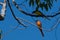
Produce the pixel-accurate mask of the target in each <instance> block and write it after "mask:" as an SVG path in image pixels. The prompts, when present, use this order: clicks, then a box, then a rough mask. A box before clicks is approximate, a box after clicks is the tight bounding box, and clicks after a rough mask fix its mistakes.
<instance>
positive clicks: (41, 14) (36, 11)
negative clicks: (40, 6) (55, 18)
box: [32, 10, 50, 20]
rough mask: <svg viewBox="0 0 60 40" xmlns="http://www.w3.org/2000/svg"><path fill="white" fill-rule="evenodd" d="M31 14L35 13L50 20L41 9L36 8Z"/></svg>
mask: <svg viewBox="0 0 60 40" xmlns="http://www.w3.org/2000/svg"><path fill="white" fill-rule="evenodd" d="M32 13H33V14H36V15H39V16H42V17H44V18H46V19H48V20H50V19H49V18H48V17H46V16H45V15H44V14H43V13H42V12H41V11H38V10H35V11H33V12H32Z"/></svg>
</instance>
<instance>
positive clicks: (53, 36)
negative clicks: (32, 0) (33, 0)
mask: <svg viewBox="0 0 60 40" xmlns="http://www.w3.org/2000/svg"><path fill="white" fill-rule="evenodd" d="M0 1H2V0H0ZM16 2H18V3H19V2H20V3H21V2H22V1H19V0H16ZM10 3H11V5H12V9H13V10H14V13H15V15H16V16H17V17H20V18H24V19H25V20H28V21H30V22H32V23H35V22H34V21H33V19H32V18H31V17H29V16H26V15H24V14H22V13H21V12H19V11H18V10H17V9H16V8H15V7H14V5H13V4H12V1H10ZM25 5H26V6H27V9H29V10H28V12H30V13H31V12H32V11H33V10H34V8H32V7H29V6H28V3H25ZM0 7H1V6H0ZM59 7H60V0H57V2H54V3H53V7H52V9H49V11H48V12H47V11H45V10H43V13H44V14H45V15H53V14H54V12H58V11H59ZM21 8H22V9H23V10H25V11H26V9H25V8H24V7H23V6H21ZM0 9H1V8H0ZM40 10H41V9H40ZM58 18H59V15H58V16H56V17H54V18H50V19H51V20H50V21H49V20H47V19H44V18H41V17H40V18H37V19H39V20H40V21H41V22H42V27H44V28H46V29H49V28H51V27H52V26H53V25H54V24H55V23H56V22H57V19H58ZM25 24H26V25H28V28H27V29H25V30H19V29H16V30H14V31H12V32H10V33H8V34H7V35H6V36H4V38H3V40H60V24H58V25H57V28H56V29H54V30H53V31H51V32H47V31H43V32H44V37H43V38H42V35H41V33H40V31H39V29H38V28H37V27H36V26H33V25H31V24H28V23H25ZM17 25H18V23H17V21H16V20H15V19H14V18H13V16H12V14H11V11H10V9H9V7H8V5H7V11H6V16H5V20H4V21H0V29H2V30H3V34H4V33H6V32H7V31H9V30H12V29H13V28H14V27H16V26H17ZM20 27H23V26H22V25H20V26H19V28H20Z"/></svg>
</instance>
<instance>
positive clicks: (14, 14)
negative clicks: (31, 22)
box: [7, 0, 27, 27]
mask: <svg viewBox="0 0 60 40" xmlns="http://www.w3.org/2000/svg"><path fill="white" fill-rule="evenodd" d="M7 2H8V6H9V8H10V10H11V12H12V15H13V17H14V18H15V20H16V21H17V22H18V23H19V24H21V25H23V26H24V27H27V26H25V25H24V24H22V23H21V22H20V21H19V20H18V19H17V17H16V16H15V14H14V12H13V10H12V7H11V5H10V2H9V0H7Z"/></svg>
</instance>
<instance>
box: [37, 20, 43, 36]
mask: <svg viewBox="0 0 60 40" xmlns="http://www.w3.org/2000/svg"><path fill="white" fill-rule="evenodd" d="M36 25H37V26H38V29H39V30H40V31H41V34H42V36H43V37H44V33H43V31H42V24H41V22H40V21H39V20H37V21H36Z"/></svg>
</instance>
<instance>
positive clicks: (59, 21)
mask: <svg viewBox="0 0 60 40" xmlns="http://www.w3.org/2000/svg"><path fill="white" fill-rule="evenodd" d="M17 19H20V20H22V21H25V22H27V23H29V24H32V25H33V26H37V25H36V24H35V23H31V22H29V21H27V20H24V19H23V18H17ZM59 23H60V20H59V19H58V22H57V23H56V24H54V26H53V27H52V28H50V29H45V28H41V29H42V30H44V31H48V32H50V31H52V30H53V29H55V28H56V27H57V25H58V24H59Z"/></svg>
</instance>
